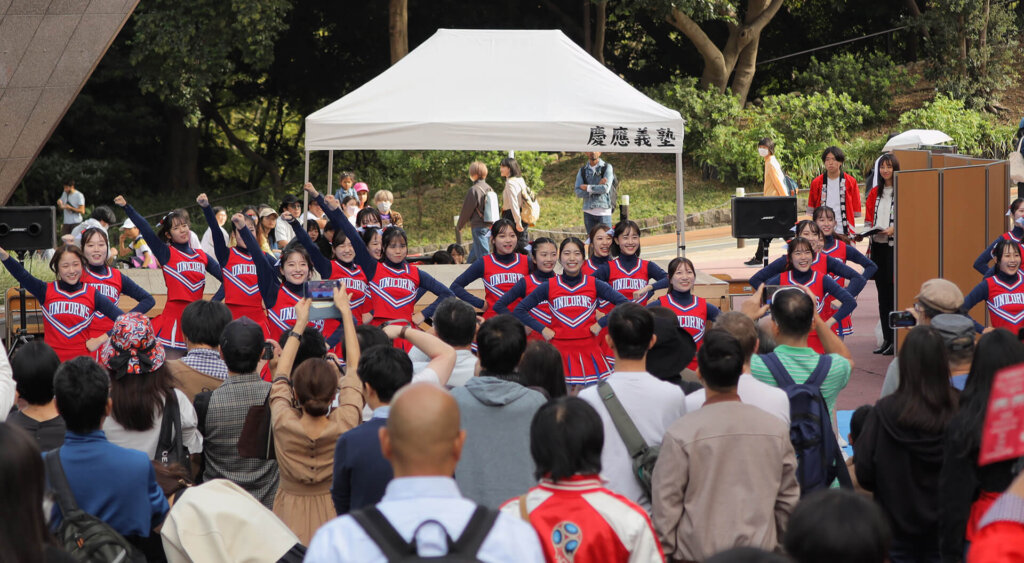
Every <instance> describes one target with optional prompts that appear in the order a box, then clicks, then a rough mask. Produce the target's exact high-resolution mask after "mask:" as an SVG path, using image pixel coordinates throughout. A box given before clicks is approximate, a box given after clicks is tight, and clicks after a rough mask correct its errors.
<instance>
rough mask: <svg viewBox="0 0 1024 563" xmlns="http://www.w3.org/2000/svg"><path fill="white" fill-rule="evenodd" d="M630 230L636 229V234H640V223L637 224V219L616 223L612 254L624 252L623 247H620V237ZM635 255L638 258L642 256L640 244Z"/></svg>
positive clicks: (617, 254)
mask: <svg viewBox="0 0 1024 563" xmlns="http://www.w3.org/2000/svg"><path fill="white" fill-rule="evenodd" d="M630 230H634V231H636V236H640V225H637V224H636V222H635V221H630V220H629V219H626V220H623V221H619V222H618V223H616V224H615V227H614V231H615V235H614V236H613V237H612V248H611V252H610V254H611V255H612V256H619V255H620V254H621V253H622V249H620V248H619V243H618V238H619V237H620V236H622V235H624V234H626V233H627V232H628V231H630ZM634 256H636V257H637V258H639V257H640V247H639V246H637V247H636V254H634Z"/></svg>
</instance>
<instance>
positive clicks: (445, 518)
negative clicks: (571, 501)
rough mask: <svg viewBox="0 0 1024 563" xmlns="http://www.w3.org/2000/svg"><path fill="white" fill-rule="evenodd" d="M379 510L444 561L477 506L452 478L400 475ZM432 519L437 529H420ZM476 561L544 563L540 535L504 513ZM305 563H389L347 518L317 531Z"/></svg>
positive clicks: (422, 551) (422, 552) (424, 551)
mask: <svg viewBox="0 0 1024 563" xmlns="http://www.w3.org/2000/svg"><path fill="white" fill-rule="evenodd" d="M524 492H525V491H524ZM377 509H378V510H380V511H381V513H382V514H383V515H384V517H385V518H387V519H388V522H389V523H390V524H391V526H392V527H394V528H395V531H397V532H398V533H399V534H400V535H401V536H402V539H404V540H405V541H407V542H410V541H412V539H413V533H416V543H417V546H418V550H417V551H418V553H419V556H420V557H439V556H442V555H445V554H447V552H448V549H447V543H446V542H445V537H444V536H445V534H444V533H445V532H447V534H448V536H449V537H451V539H452V541H457V540H458V538H459V536H460V535H462V531H463V530H464V529H465V528H466V524H468V523H469V518H470V516H472V514H473V511H474V510H475V509H476V504H474V503H473V502H472V501H470V500H468V499H466V498H463V497H462V495H461V494H460V493H459V488H458V486H456V484H455V480H454V479H452V478H450V477H400V478H397V479H394V480H392V481H391V482H390V483H388V487H387V489H386V490H385V492H384V498H382V499H381V501H380V502H379V503H378V504H377ZM427 520H434V521H436V522H437V525H435V524H425V525H423V526H422V527H420V525H421V524H423V523H424V522H426V521H427ZM417 528H419V531H418V532H417ZM477 557H478V558H479V559H480V560H481V561H487V562H505V561H507V562H509V563H519V562H524V563H529V562H534V561H535V562H537V563H542V562H543V561H544V554H543V552H542V551H541V547H540V542H539V541H538V540H537V532H535V531H534V530H533V528H532V527H531V526H530V525H529V524H527V523H526V522H524V521H523V520H522V519H520V518H518V517H516V516H511V515H509V514H505V513H500V514H499V515H498V519H497V520H495V521H494V526H493V527H492V528H491V531H490V532H489V533H488V534H487V538H486V539H484V542H483V544H482V545H481V546H480V551H479V552H477ZM305 561H306V562H307V563H317V562H324V563H326V562H332V563H333V562H336V561H337V562H345V561H356V562H359V563H364V562H365V563H373V562H378V561H386V559H384V554H383V553H382V552H381V550H380V548H378V547H377V544H376V543H375V542H374V541H373V540H372V539H370V537H369V536H368V535H366V532H364V531H363V528H362V527H361V526H360V525H359V524H357V523H356V521H355V519H353V518H352V516H350V515H347V514H346V515H344V516H341V517H340V518H335V519H334V520H331V521H330V522H328V523H326V524H324V525H323V526H321V527H320V529H319V530H317V532H316V535H314V536H313V541H312V542H311V543H310V545H309V550H308V551H307V552H306V558H305Z"/></svg>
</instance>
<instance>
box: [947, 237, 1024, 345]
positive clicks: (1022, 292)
mask: <svg viewBox="0 0 1024 563" xmlns="http://www.w3.org/2000/svg"><path fill="white" fill-rule="evenodd" d="M993 252H994V254H995V256H996V265H995V273H994V274H992V275H990V276H988V277H987V278H985V279H983V280H981V283H979V284H978V285H976V286H975V287H974V289H972V290H971V292H970V293H968V294H967V296H966V297H964V304H963V307H961V308H960V310H961V311H962V312H963V313H964V314H967V312H969V311H970V310H971V309H972V308H974V306H975V305H977V304H978V303H981V302H982V301H985V303H986V305H988V318H989V324H990V325H991V328H987V329H986V328H985V327H983V326H982V325H981V324H979V323H977V322H975V323H974V325H975V328H977V330H978V332H982V331H985V332H988V331H991V330H993V329H997V328H1005V329H1007V330H1009V331H1010V332H1012V333H1013V334H1017V332H1018V331H1020V329H1021V328H1024V273H1021V271H1020V261H1021V250H1020V245H1019V244H1017V243H1016V242H1015V241H1013V240H1012V239H1002V240H999V241H997V242H996V246H995V248H994V249H993Z"/></svg>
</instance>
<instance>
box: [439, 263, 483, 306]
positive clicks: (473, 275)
mask: <svg viewBox="0 0 1024 563" xmlns="http://www.w3.org/2000/svg"><path fill="white" fill-rule="evenodd" d="M482 277H484V258H483V257H482V256H481V257H480V258H477V259H476V262H473V263H472V264H471V265H470V266H469V267H468V268H466V269H465V271H463V272H462V274H460V275H459V277H457V278H455V281H453V282H452V284H451V285H450V286H448V288H449V289H451V291H452V293H454V294H455V296H456V297H458V298H459V299H461V300H463V301H465V302H466V303H469V304H470V305H472V306H474V307H476V308H477V309H485V308H486V307H487V302H486V301H484V300H483V299H480V298H479V297H477V296H475V295H473V294H472V293H470V292H468V291H466V286H467V285H469V284H470V283H472V282H473V280H478V279H480V278H482Z"/></svg>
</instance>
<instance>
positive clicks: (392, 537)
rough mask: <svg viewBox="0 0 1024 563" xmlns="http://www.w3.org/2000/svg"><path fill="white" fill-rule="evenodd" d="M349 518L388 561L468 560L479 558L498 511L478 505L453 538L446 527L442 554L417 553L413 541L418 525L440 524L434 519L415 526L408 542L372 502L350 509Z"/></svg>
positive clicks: (455, 561)
mask: <svg viewBox="0 0 1024 563" xmlns="http://www.w3.org/2000/svg"><path fill="white" fill-rule="evenodd" d="M352 518H354V519H355V521H356V522H357V523H358V524H359V525H360V526H361V527H362V528H363V531H364V532H366V535H368V536H370V539H372V540H373V542H374V543H376V544H377V547H378V548H380V550H381V552H382V553H383V554H384V558H385V559H387V560H388V561H389V563H395V562H396V561H409V562H413V561H444V562H447V563H460V562H467V563H468V562H473V561H480V558H479V557H477V552H479V551H480V546H481V545H482V544H483V543H484V539H485V538H486V537H487V534H488V533H490V531H491V528H492V527H493V526H494V521H495V520H497V519H498V512H497V511H495V510H491V509H489V508H487V507H484V506H477V507H476V511H474V512H473V516H471V517H470V519H469V523H467V524H466V529H465V530H463V531H462V535H461V536H459V539H458V540H456V541H454V542H453V541H452V538H451V536H449V535H448V532H447V531H445V533H444V535H445V539H446V540H447V542H448V554H447V555H442V556H441V557H420V556H419V554H418V552H417V545H416V532H419V529H420V528H422V527H423V526H424V525H425V524H429V523H434V524H437V525H438V526H440V525H441V524H440V523H439V522H438V521H437V520H426V521H424V522H423V523H422V524H420V525H419V527H417V528H416V532H413V535H412V541H411V542H407V541H405V539H403V538H402V535H401V534H399V533H398V531H397V530H395V528H394V527H393V526H392V525H391V523H390V522H388V519H387V518H385V517H384V515H383V514H381V512H380V511H379V510H377V507H375V506H370V507H368V508H364V509H362V510H357V511H355V512H353V513H352Z"/></svg>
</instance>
